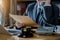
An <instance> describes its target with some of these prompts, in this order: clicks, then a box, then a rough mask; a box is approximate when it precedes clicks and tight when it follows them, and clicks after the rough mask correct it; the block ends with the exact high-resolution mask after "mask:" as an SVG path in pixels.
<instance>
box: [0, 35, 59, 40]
mask: <svg viewBox="0 0 60 40" xmlns="http://www.w3.org/2000/svg"><path fill="white" fill-rule="evenodd" d="M58 38H59V40H60V36H58V35H56V36H39V35H35V36H34V37H33V38H18V37H17V36H8V35H3V34H0V40H58Z"/></svg>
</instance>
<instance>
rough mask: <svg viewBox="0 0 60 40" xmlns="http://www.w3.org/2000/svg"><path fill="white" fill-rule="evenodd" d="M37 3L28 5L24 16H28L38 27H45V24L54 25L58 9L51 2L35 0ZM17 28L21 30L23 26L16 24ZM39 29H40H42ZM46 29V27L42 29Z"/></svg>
mask: <svg viewBox="0 0 60 40" xmlns="http://www.w3.org/2000/svg"><path fill="white" fill-rule="evenodd" d="M36 1H37V2H34V3H31V4H29V5H28V7H27V10H26V12H25V13H24V15H25V16H29V17H30V18H31V19H32V20H33V21H35V22H36V23H38V24H39V25H41V26H42V27H43V26H47V24H46V23H48V24H52V25H56V20H57V18H58V16H59V8H58V7H57V6H56V5H55V4H54V3H52V2H51V0H36ZM16 26H17V28H21V27H23V26H24V24H20V23H18V22H16ZM42 27H41V28H42ZM44 28H46V27H44Z"/></svg>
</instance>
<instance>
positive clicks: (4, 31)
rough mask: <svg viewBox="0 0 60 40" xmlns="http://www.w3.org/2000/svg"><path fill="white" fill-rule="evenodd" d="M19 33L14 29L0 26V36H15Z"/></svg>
mask: <svg viewBox="0 0 60 40" xmlns="http://www.w3.org/2000/svg"><path fill="white" fill-rule="evenodd" d="M20 33H21V31H20V30H16V29H7V28H5V27H3V26H2V25H0V34H6V35H10V36H11V35H17V34H20Z"/></svg>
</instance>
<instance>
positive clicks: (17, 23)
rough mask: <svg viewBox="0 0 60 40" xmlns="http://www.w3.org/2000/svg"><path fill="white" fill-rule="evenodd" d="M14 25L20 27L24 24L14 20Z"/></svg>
mask: <svg viewBox="0 0 60 40" xmlns="http://www.w3.org/2000/svg"><path fill="white" fill-rule="evenodd" d="M15 25H16V26H17V28H21V27H23V26H24V24H23V23H19V22H16V23H15Z"/></svg>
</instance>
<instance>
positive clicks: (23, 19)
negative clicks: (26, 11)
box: [10, 14, 39, 27]
mask: <svg viewBox="0 0 60 40" xmlns="http://www.w3.org/2000/svg"><path fill="white" fill-rule="evenodd" d="M10 17H11V18H13V19H14V20H15V21H17V22H19V23H23V24H24V25H25V26H34V27H39V25H38V24H37V23H36V22H34V21H33V20H32V19H31V18H30V17H29V16H21V15H12V14H10Z"/></svg>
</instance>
